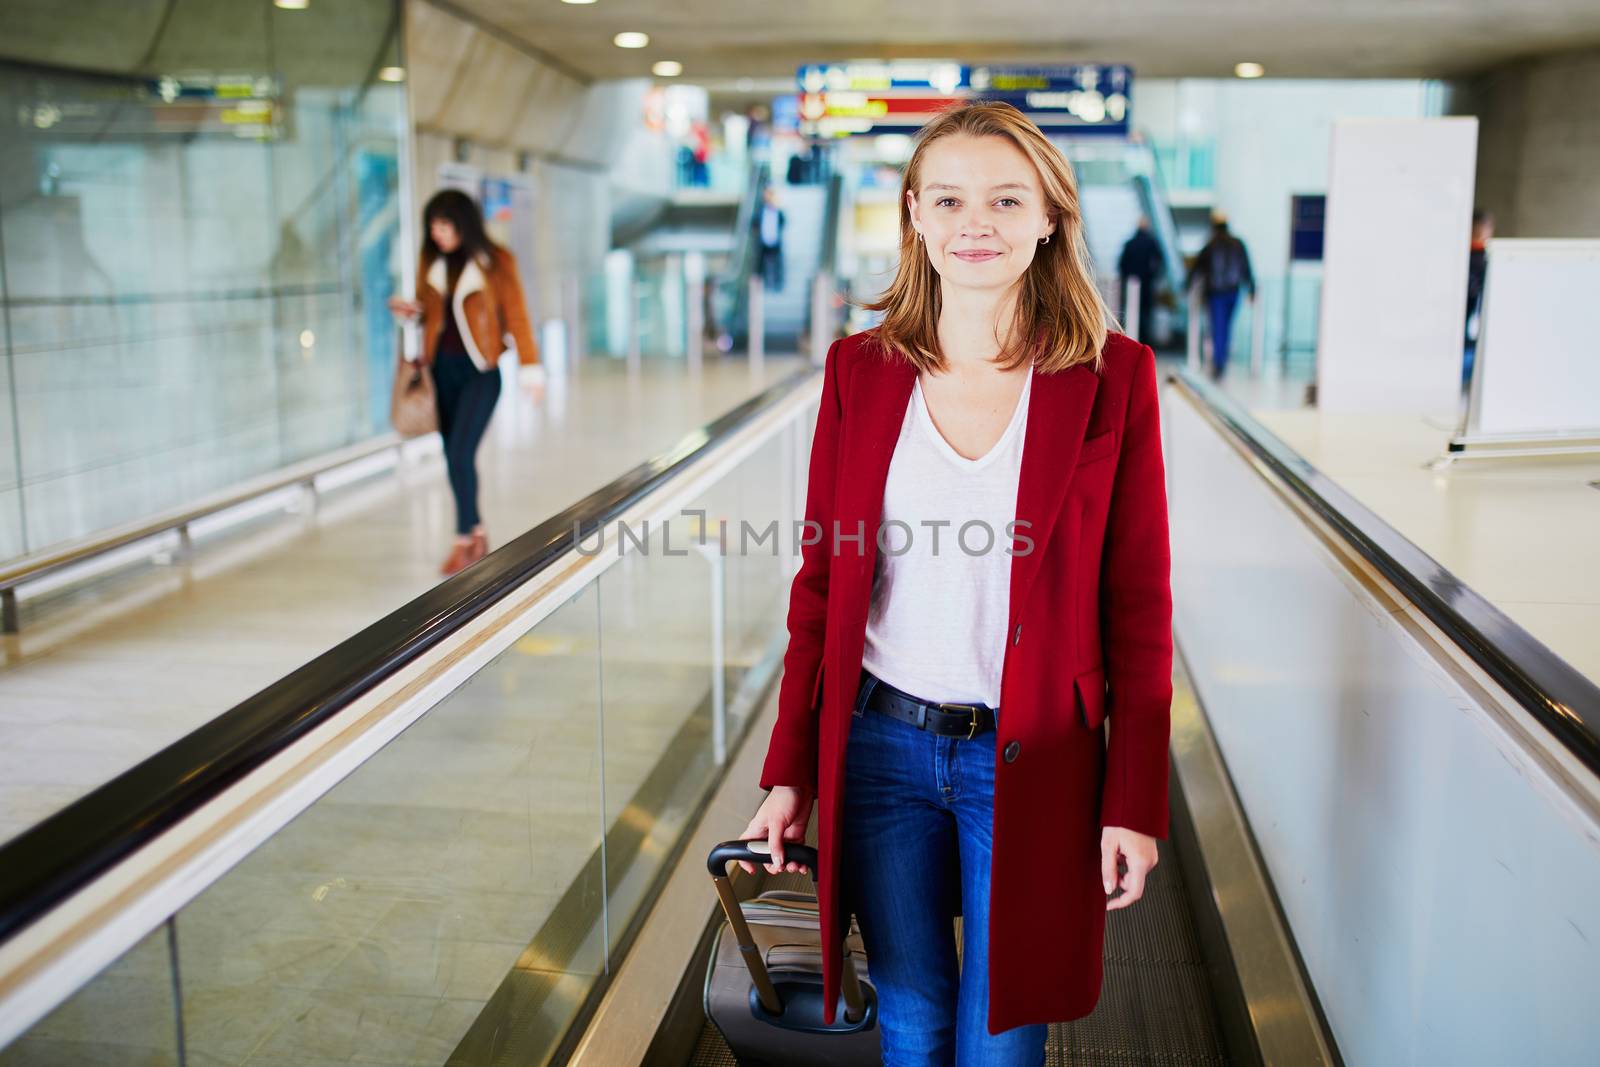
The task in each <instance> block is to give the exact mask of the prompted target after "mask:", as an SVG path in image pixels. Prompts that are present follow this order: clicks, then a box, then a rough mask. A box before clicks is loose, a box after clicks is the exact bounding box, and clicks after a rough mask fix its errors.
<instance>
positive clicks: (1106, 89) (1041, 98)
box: [796, 60, 1133, 137]
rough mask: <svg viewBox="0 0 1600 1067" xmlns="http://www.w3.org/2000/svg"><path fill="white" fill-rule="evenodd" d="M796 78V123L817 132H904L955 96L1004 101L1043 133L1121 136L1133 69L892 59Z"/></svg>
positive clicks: (823, 68) (805, 72) (806, 71)
mask: <svg viewBox="0 0 1600 1067" xmlns="http://www.w3.org/2000/svg"><path fill="white" fill-rule="evenodd" d="M796 79H797V81H798V83H799V86H800V91H801V94H802V98H801V99H802V103H801V116H800V117H801V123H802V125H801V128H802V131H803V132H806V133H809V134H814V135H819V136H825V137H826V136H846V135H849V134H876V133H891V132H905V131H912V130H916V129H919V128H920V127H921V126H923V125H924V124H925V123H926V122H927V121H928V120H929V119H930V118H931V117H932V116H933V115H935V114H937V113H938V112H939V111H941V110H943V109H944V108H946V107H949V106H951V105H952V104H953V103H956V102H958V101H960V100H974V99H976V100H1003V101H1005V102H1006V103H1008V104H1011V105H1013V106H1015V107H1016V108H1017V109H1018V110H1020V111H1022V112H1023V113H1024V114H1025V115H1027V116H1028V117H1029V118H1031V119H1033V121H1034V122H1036V123H1038V125H1039V126H1040V128H1041V129H1043V130H1045V131H1046V132H1047V133H1050V132H1060V133H1070V134H1072V135H1074V136H1077V135H1083V134H1094V135H1103V136H1105V135H1108V136H1114V137H1125V136H1127V134H1128V130H1129V122H1130V117H1129V100H1130V97H1131V94H1132V89H1133V70H1132V68H1130V67H1128V66H1127V65H1125V64H1120V63H1110V64H1098V63H1080V64H1073V65H1064V66H1059V67H1040V66H1035V67H1021V66H1018V67H1012V66H963V65H961V64H958V63H929V62H911V61H901V60H891V61H889V62H875V63H838V64H810V65H807V66H803V67H801V68H799V70H798V71H797V72H796Z"/></svg>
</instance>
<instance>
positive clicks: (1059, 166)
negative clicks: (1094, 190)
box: [861, 100, 1111, 374]
mask: <svg viewBox="0 0 1600 1067" xmlns="http://www.w3.org/2000/svg"><path fill="white" fill-rule="evenodd" d="M956 134H966V135H967V136H969V137H1005V138H1007V139H1009V140H1010V141H1011V143H1012V144H1014V145H1016V146H1017V148H1018V149H1020V150H1021V152H1022V154H1023V155H1025V156H1027V157H1028V160H1029V162H1031V163H1032V164H1033V166H1034V169H1035V170H1037V171H1038V172H1039V180H1040V184H1041V185H1042V186H1043V192H1044V199H1045V212H1046V214H1047V215H1048V216H1049V217H1050V218H1051V219H1052V220H1054V222H1055V224H1056V229H1055V234H1054V236H1053V238H1052V239H1051V241H1050V242H1049V243H1048V244H1043V245H1040V246H1039V247H1038V249H1037V250H1036V251H1035V252H1034V256H1033V262H1032V263H1031V264H1029V265H1028V269H1027V270H1026V271H1025V272H1024V273H1023V275H1022V277H1021V278H1020V279H1018V286H1019V290H1018V292H1017V302H1016V314H1015V315H1014V316H1013V319H1012V323H1011V333H1010V336H1009V337H1006V338H1005V339H1004V340H1003V344H1002V347H1001V350H1000V354H999V356H998V357H997V359H996V362H997V363H999V364H1001V365H1002V366H1004V367H1005V369H1007V370H1014V369H1016V368H1017V367H1021V366H1023V365H1024V364H1025V363H1027V362H1028V361H1029V360H1030V359H1032V360H1033V362H1034V366H1035V368H1036V369H1037V370H1038V371H1039V372H1040V373H1043V374H1049V373H1052V372H1055V371H1062V370H1066V369H1067V368H1069V367H1075V366H1077V365H1078V364H1080V363H1089V364H1092V365H1093V366H1094V368H1095V369H1096V370H1098V369H1099V365H1100V350H1101V348H1103V347H1104V345H1105V341H1106V332H1107V329H1108V325H1107V324H1108V323H1109V322H1110V321H1111V316H1110V313H1109V311H1108V310H1107V308H1106V305H1105V301H1104V300H1103V299H1101V296H1100V290H1099V289H1098V288H1097V287H1096V286H1095V284H1094V274H1093V271H1092V270H1091V268H1090V266H1089V249H1088V246H1087V245H1086V244H1085V243H1084V239H1083V213H1082V209H1081V208H1080V206H1079V203H1078V182H1077V179H1076V178H1075V177H1074V176H1073V173H1072V165H1071V164H1070V163H1068V162H1067V160H1066V157H1065V156H1063V155H1062V154H1061V150H1060V149H1058V148H1057V147H1056V146H1055V145H1053V144H1051V143H1050V141H1049V139H1048V138H1046V137H1045V135H1044V134H1043V133H1042V132H1040V130H1039V127H1038V126H1035V125H1034V124H1033V123H1032V122H1031V121H1029V120H1028V118H1027V117H1026V116H1024V115H1023V114H1022V112H1020V111H1018V110H1017V109H1016V108H1015V107H1013V106H1011V105H1010V104H1007V103H1002V102H1000V101H997V100H987V101H974V102H973V103H969V104H961V105H957V106H956V107H953V108H950V109H948V110H946V111H943V112H941V113H940V114H939V115H938V116H936V117H935V118H934V119H933V120H932V121H930V122H929V123H928V124H927V125H926V126H924V127H923V129H922V131H921V132H920V133H919V134H918V140H917V147H916V148H915V150H913V151H912V153H911V161H910V163H908V164H907V165H906V170H905V177H904V178H903V180H902V182H901V186H900V264H899V266H898V267H897V268H896V270H895V276H894V281H893V282H891V283H890V285H889V288H888V289H886V290H884V292H883V295H882V296H880V297H879V298H878V299H877V300H876V301H873V302H872V303H867V304H862V305H861V306H862V307H864V308H866V309H868V310H870V311H882V312H884V316H883V321H882V322H881V323H880V324H879V325H878V327H877V329H876V336H877V339H878V343H879V344H880V345H881V346H882V347H883V348H884V349H885V350H886V351H887V352H890V353H898V354H899V355H901V356H903V357H905V358H906V359H908V360H910V361H911V362H912V363H913V364H915V365H916V367H917V369H918V370H927V371H943V370H945V369H946V368H947V366H948V364H947V363H946V361H945V357H944V354H943V353H942V352H940V351H939V309H940V307H941V305H942V303H943V301H942V299H941V296H940V290H939V274H938V272H937V271H935V270H934V269H933V264H932V263H931V262H929V261H928V256H927V254H926V253H925V252H923V250H922V249H921V247H919V242H918V241H917V235H916V232H915V230H914V228H913V227H912V224H911V207H910V205H909V204H908V203H907V202H906V193H907V192H915V191H917V190H918V189H919V188H920V186H921V184H922V165H923V157H924V156H926V155H927V152H928V147H929V146H930V145H933V144H935V143H937V142H938V141H939V140H941V139H942V138H945V137H951V136H954V135H956ZM1036 342H1037V344H1036ZM1035 351H1037V355H1035V354H1034V353H1035Z"/></svg>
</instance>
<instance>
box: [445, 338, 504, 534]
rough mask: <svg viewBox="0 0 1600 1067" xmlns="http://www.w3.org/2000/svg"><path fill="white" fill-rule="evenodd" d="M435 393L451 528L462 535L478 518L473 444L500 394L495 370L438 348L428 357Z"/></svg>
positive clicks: (477, 521)
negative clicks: (451, 498) (452, 504)
mask: <svg viewBox="0 0 1600 1067" xmlns="http://www.w3.org/2000/svg"><path fill="white" fill-rule="evenodd" d="M433 386H434V393H435V395H436V396H437V397H438V401H439V435H440V436H441V437H443V438H444V462H445V467H446V469H448V470H449V472H450V491H451V492H452V493H454V494H455V498H456V533H458V534H461V535H463V536H464V535H466V534H469V533H471V532H472V529H473V527H475V526H477V525H478V524H479V523H480V522H482V517H481V516H480V515H479V514H478V460H477V456H478V445H479V444H480V443H481V442H482V441H483V433H484V431H485V430H487V429H488V428H489V416H491V415H493V414H494V405H495V402H496V401H498V400H499V399H500V370H499V368H498V367H490V368H489V369H488V370H486V371H481V370H479V369H478V368H477V366H476V365H475V364H474V363H473V362H472V359H471V357H469V356H468V355H467V354H466V353H465V352H460V351H457V352H450V351H444V350H441V351H440V352H439V354H438V355H437V357H435V359H434V361H433Z"/></svg>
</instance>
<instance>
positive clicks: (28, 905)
mask: <svg viewBox="0 0 1600 1067" xmlns="http://www.w3.org/2000/svg"><path fill="white" fill-rule="evenodd" d="M815 373H816V372H815V371H814V370H813V369H811V368H806V369H802V370H799V371H796V372H795V373H794V374H792V375H790V376H789V377H787V378H785V379H783V380H781V381H779V382H777V383H775V384H774V385H772V386H770V387H769V388H767V389H765V390H763V391H762V392H761V393H758V394H757V395H755V396H753V397H751V398H749V399H748V400H746V401H744V402H743V403H741V404H740V405H738V406H737V407H735V408H733V409H731V410H730V411H728V412H727V413H725V414H723V415H721V416H719V417H718V418H716V419H713V420H712V421H710V422H708V423H706V424H705V425H704V426H702V427H701V428H700V429H698V430H694V431H691V432H690V433H688V434H686V435H685V436H684V437H682V438H681V439H680V440H679V441H678V443H677V444H676V445H674V446H673V447H672V448H670V449H668V450H666V451H664V452H662V453H660V454H658V455H656V456H653V457H651V458H650V459H648V460H646V461H645V462H643V463H640V464H639V465H638V466H636V467H634V468H633V469H632V470H629V471H628V472H627V473H625V474H623V475H622V476H621V477H619V478H617V479H615V480H614V481H612V482H610V483H609V484H608V485H606V486H604V487H602V488H600V489H597V490H595V491H594V492H593V493H590V494H589V495H588V496H586V497H584V498H583V499H581V500H579V501H578V502H577V503H575V504H572V505H571V506H569V507H567V508H566V509H565V510H563V511H560V512H558V513H557V514H555V515H553V516H551V517H550V518H549V519H546V520H545V521H544V522H541V523H539V524H538V525H537V526H535V527H533V528H532V529H531V530H529V531H528V532H527V533H524V534H523V535H522V536H520V537H518V538H516V539H515V540H513V541H511V542H509V543H507V544H506V545H504V546H502V547H501V548H500V549H499V550H497V551H495V552H493V553H491V554H490V555H488V556H487V557H485V558H484V559H483V560H482V561H480V562H479V563H477V564H476V565H474V566H472V567H469V568H467V569H466V570H464V571H462V572H460V573H459V574H457V575H455V576H454V577H452V578H450V579H447V580H446V581H443V582H441V583H439V584H438V585H436V586H434V587H433V588H431V589H429V590H428V591H427V592H425V593H423V594H422V595H421V596H419V597H417V598H416V599H414V600H412V601H411V602H410V603H408V604H406V605H405V606H403V607H401V608H400V609H399V610H397V611H395V612H392V613H391V614H389V615H387V616H385V617H383V618H382V619H379V620H378V621H377V622H375V623H373V624H372V625H370V626H368V627H366V628H365V629H363V630H361V631H360V632H359V633H357V634H356V635H355V636H353V637H351V638H349V639H348V640H346V641H344V642H342V643H340V644H339V645H336V646H335V647H334V648H332V649H330V650H329V651H328V652H325V653H323V654H322V655H320V656H318V657H316V658H315V659H313V660H311V661H310V662H308V663H306V664H305V665H304V666H301V667H299V668H297V669H296V670H294V671H292V672H291V673H290V674H288V675H286V676H284V677H283V678H282V679H280V680H278V681H277V682H274V683H273V684H272V685H269V686H268V687H267V688H265V689H263V690H261V691H260V692H258V693H256V694H255V695H254V696H252V697H249V698H248V699H246V700H245V701H244V702H243V703H241V704H238V705H236V706H235V707H233V708H232V709H230V710H228V711H225V712H223V713H222V714H220V715H219V716H217V717H216V718H215V719H212V720H211V721H210V722H208V723H206V724H205V725H204V726H201V727H200V728H199V729H197V730H195V731H193V732H192V733H189V734H187V735H185V736H184V737H182V738H180V739H179V740H177V741H175V742H173V743H172V744H171V745H169V746H167V747H166V748H164V749H162V750H161V751H159V752H157V753H156V754H154V755H152V756H150V757H148V758H146V759H145V760H143V761H141V762H140V763H138V764H135V765H134V766H133V767H131V768H129V769H128V770H127V771H124V772H123V773H121V774H119V775H118V776H117V777H115V778H113V779H111V780H110V781H109V782H106V783H105V784H104V785H101V786H99V787H98V788H96V789H95V790H93V791H92V792H90V793H88V794H87V795H85V796H83V797H81V798H79V799H78V800H76V801H73V802H72V803H71V804H68V805H67V806H66V807H64V808H62V809H61V810H59V811H57V812H55V813H54V814H52V815H50V816H49V817H47V818H46V819H44V820H43V821H42V822H40V823H38V824H36V825H34V826H33V827H31V828H29V829H28V830H25V831H23V832H22V833H21V834H19V835H18V836H17V837H14V838H12V839H11V840H10V841H8V842H6V843H5V844H4V845H0V943H4V942H6V941H8V940H10V939H11V938H12V937H14V936H15V935H16V934H18V933H19V932H20V931H22V930H24V929H25V928H26V927H28V926H29V925H30V924H32V923H33V922H34V921H35V920H37V919H39V918H40V917H42V916H44V915H45V914H47V913H48V912H50V911H51V910H53V909H54V908H56V907H57V906H58V905H60V904H61V903H63V902H65V901H66V900H68V899H69V898H71V897H72V896H73V895H74V894H76V893H77V892H79V891H80V890H82V889H83V888H84V887H85V886H87V885H90V884H91V883H92V882H93V881H94V880H95V879H96V878H98V877H99V876H101V875H102V874H104V873H105V872H107V871H109V870H110V869H111V868H113V867H114V866H116V865H117V864H118V863H120V862H121V861H122V860H124V859H126V858H127V857H129V856H130V855H132V854H133V853H134V852H136V851H137V850H138V849H140V848H141V847H142V846H144V845H146V844H147V843H149V842H151V841H152V840H154V839H155V838H156V837H158V836H159V835H161V834H162V833H164V832H165V831H167V830H169V829H171V828H172V827H173V826H175V825H177V824H178V823H180V822H182V821H183V820H184V819H185V818H187V817H188V816H190V815H192V814H193V813H195V812H196V811H198V810H200V809H201V808H202V807H204V806H205V805H206V804H207V803H208V802H210V801H211V800H213V799H215V798H216V797H218V796H219V795H220V794H222V793H223V792H224V791H225V790H226V789H228V788H229V787H230V786H232V785H234V784H235V783H237V782H238V781H240V780H241V779H242V778H244V777H245V776H246V775H248V774H249V773H251V772H252V771H253V770H255V769H256V768H258V767H260V766H262V765H263V764H265V763H266V762H267V761H268V760H270V759H272V758H273V757H274V756H275V755H277V754H278V753H281V752H283V751H284V750H285V749H286V748H288V747H289V746H290V745H292V744H293V743H294V742H296V741H297V740H299V739H300V738H302V737H304V736H305V735H306V734H307V733H308V732H309V731H311V730H313V729H314V728H316V727H317V726H319V725H321V724H322V723H324V722H326V721H327V720H328V719H329V718H331V717H332V716H334V715H337V714H338V713H339V712H340V711H341V710H342V709H344V708H346V707H348V706H349V705H350V704H351V703H352V702H353V701H355V700H356V699H358V698H359V697H361V696H362V695H363V694H365V693H368V692H370V691H371V690H372V689H373V688H374V687H376V686H378V685H379V684H381V683H382V682H383V681H384V680H385V679H387V678H389V677H391V676H393V675H394V674H396V673H397V672H399V671H400V670H402V669H404V668H405V667H406V665H408V664H410V663H412V662H413V661H415V660H416V659H417V657H419V656H421V655H423V654H424V653H426V652H427V651H428V650H429V649H431V648H433V647H434V646H436V645H438V644H439V643H440V642H441V641H443V640H445V639H446V638H448V637H449V636H450V635H451V634H453V633H455V632H456V631H458V630H460V629H461V628H462V627H464V626H466V625H467V624H468V623H470V622H471V621H472V620H473V619H475V618H477V617H478V616H480V615H482V614H483V613H484V612H485V611H488V610H489V609H491V608H492V607H493V606H494V605H495V604H496V603H497V602H499V601H500V600H502V599H503V598H505V597H506V596H508V595H510V594H512V593H514V592H515V591H516V590H517V589H519V588H521V587H523V586H525V585H526V584H527V583H528V582H529V581H531V580H533V579H534V578H535V577H536V576H537V575H538V574H539V572H540V571H542V570H543V569H545V568H546V567H548V566H550V565H551V564H552V563H553V562H555V561H556V560H559V559H560V558H562V557H563V556H564V555H566V553H568V552H569V551H570V550H571V549H572V548H573V547H574V545H575V544H576V543H577V542H578V539H579V538H580V537H589V536H590V535H592V534H593V533H594V531H595V530H597V529H600V528H602V527H604V526H605V524H606V523H608V522H611V521H612V520H613V519H616V518H618V517H620V516H621V515H623V514H624V513H626V512H627V511H628V509H629V508H631V507H633V506H634V505H635V504H636V503H637V502H638V501H640V500H642V499H643V498H644V497H646V496H647V495H648V494H650V493H651V492H653V491H655V490H656V489H658V488H659V487H660V486H661V485H663V484H664V483H666V482H667V481H669V480H671V479H672V478H673V477H675V476H677V475H678V474H679V473H681V472H682V471H684V470H685V469H686V468H688V467H689V465H691V464H693V463H694V462H696V461H697V460H698V459H699V458H700V457H701V456H703V455H704V454H705V453H706V452H707V451H709V450H711V449H714V448H716V447H717V446H719V445H720V444H722V443H723V442H724V441H725V440H726V439H727V438H729V437H730V436H731V435H732V434H734V433H736V432H738V431H739V430H740V429H741V428H742V427H743V426H744V425H746V424H747V423H749V422H750V421H751V420H753V419H755V418H756V417H757V416H758V415H759V414H760V413H761V412H763V411H765V410H766V409H767V408H769V407H771V406H772V405H774V404H777V403H779V402H781V401H782V400H783V399H784V398H785V397H787V396H789V395H790V394H791V393H792V392H793V391H794V390H796V389H800V388H804V387H806V384H807V382H808V381H809V380H810V379H811V378H812V377H813V375H814V374H815Z"/></svg>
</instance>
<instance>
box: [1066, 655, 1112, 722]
mask: <svg viewBox="0 0 1600 1067" xmlns="http://www.w3.org/2000/svg"><path fill="white" fill-rule="evenodd" d="M1072 684H1073V688H1075V689H1077V691H1078V710H1079V711H1080V712H1082V713H1083V724H1084V725H1085V726H1087V727H1088V728H1089V729H1091V730H1098V729H1100V724H1101V723H1103V722H1105V720H1106V672H1105V668H1103V667H1096V668H1095V669H1094V670H1092V671H1084V672H1083V673H1082V674H1080V675H1078V676H1077V677H1076V678H1074V679H1073V680H1072Z"/></svg>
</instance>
